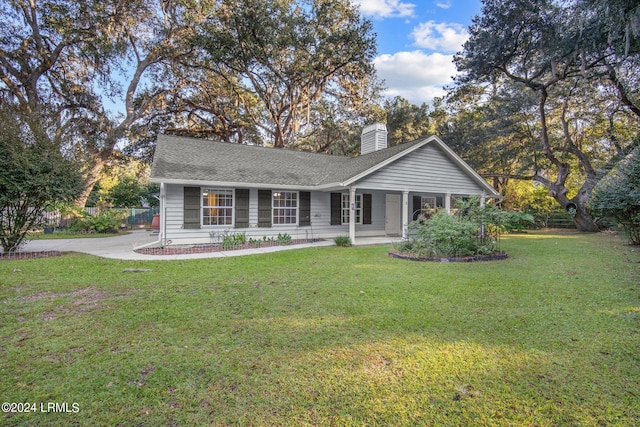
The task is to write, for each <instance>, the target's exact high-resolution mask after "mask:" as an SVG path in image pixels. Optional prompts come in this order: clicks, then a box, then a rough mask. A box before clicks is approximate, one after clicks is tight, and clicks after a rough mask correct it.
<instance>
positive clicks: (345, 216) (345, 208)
mask: <svg viewBox="0 0 640 427" xmlns="http://www.w3.org/2000/svg"><path fill="white" fill-rule="evenodd" d="M350 202H351V198H350V196H349V194H348V193H346V194H342V223H343V224H349V216H350V215H351V203H350ZM355 211H356V224H362V194H356V209H355Z"/></svg>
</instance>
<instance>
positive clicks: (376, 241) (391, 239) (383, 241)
mask: <svg viewBox="0 0 640 427" xmlns="http://www.w3.org/2000/svg"><path fill="white" fill-rule="evenodd" d="M401 240H402V236H367V237H358V236H356V241H355V242H353V245H354V246H367V245H389V244H392V243H397V242H399V241H401Z"/></svg>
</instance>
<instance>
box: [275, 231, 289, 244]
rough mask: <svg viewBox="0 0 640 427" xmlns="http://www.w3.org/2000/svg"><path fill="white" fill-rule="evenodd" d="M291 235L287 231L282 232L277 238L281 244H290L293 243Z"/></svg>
mask: <svg viewBox="0 0 640 427" xmlns="http://www.w3.org/2000/svg"><path fill="white" fill-rule="evenodd" d="M291 240H292V239H291V236H290V235H289V234H287V233H284V234H281V233H278V238H277V242H278V244H280V245H288V244H290V243H291Z"/></svg>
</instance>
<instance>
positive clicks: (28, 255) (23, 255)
mask: <svg viewBox="0 0 640 427" xmlns="http://www.w3.org/2000/svg"><path fill="white" fill-rule="evenodd" d="M62 255H64V253H63V252H60V251H39V252H2V253H0V260H6V261H13V260H18V259H35V258H50V257H55V256H62Z"/></svg>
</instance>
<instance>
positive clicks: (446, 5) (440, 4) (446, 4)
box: [436, 0, 451, 9]
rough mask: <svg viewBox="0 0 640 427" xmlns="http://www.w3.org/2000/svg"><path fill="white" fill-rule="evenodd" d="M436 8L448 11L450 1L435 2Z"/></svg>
mask: <svg viewBox="0 0 640 427" xmlns="http://www.w3.org/2000/svg"><path fill="white" fill-rule="evenodd" d="M436 6H438V7H439V8H440V9H449V8H450V7H451V0H444V1H436Z"/></svg>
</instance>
